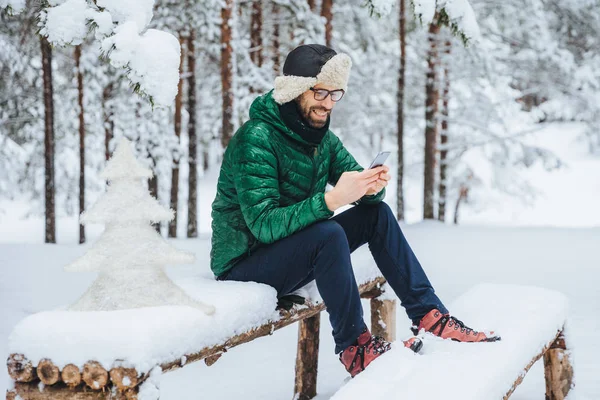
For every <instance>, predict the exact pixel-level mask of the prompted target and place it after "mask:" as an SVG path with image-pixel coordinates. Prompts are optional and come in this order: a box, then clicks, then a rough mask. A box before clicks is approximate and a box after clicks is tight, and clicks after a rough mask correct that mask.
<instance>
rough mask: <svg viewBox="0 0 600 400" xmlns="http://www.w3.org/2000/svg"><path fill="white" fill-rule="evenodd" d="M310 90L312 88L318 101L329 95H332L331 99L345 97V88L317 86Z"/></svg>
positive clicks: (337, 99)
mask: <svg viewBox="0 0 600 400" xmlns="http://www.w3.org/2000/svg"><path fill="white" fill-rule="evenodd" d="M310 90H312V91H313V92H314V94H315V100H318V101H322V100H325V99H326V98H327V96H329V95H331V101H340V100H341V99H342V97H344V93H345V92H344V90H343V89H336V90H327V89H315V88H312V87H311V88H310Z"/></svg>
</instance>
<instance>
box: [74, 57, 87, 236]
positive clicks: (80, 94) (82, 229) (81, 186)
mask: <svg viewBox="0 0 600 400" xmlns="http://www.w3.org/2000/svg"><path fill="white" fill-rule="evenodd" d="M75 66H76V68H77V102H78V104H79V215H81V214H82V213H83V211H85V118H84V111H85V110H84V108H83V71H82V70H81V45H79V46H75ZM81 243H85V227H84V226H83V224H82V223H79V244H81Z"/></svg>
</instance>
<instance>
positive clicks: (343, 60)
mask: <svg viewBox="0 0 600 400" xmlns="http://www.w3.org/2000/svg"><path fill="white" fill-rule="evenodd" d="M350 68H352V60H351V59H350V57H349V56H348V55H347V54H336V55H335V56H333V57H331V58H330V59H329V60H328V61H327V62H326V63H325V64H324V65H323V67H321V72H319V74H318V75H317V76H316V77H315V78H312V77H304V76H293V75H287V76H278V77H277V78H275V90H274V91H273V99H275V101H276V102H277V103H278V104H284V103H287V102H288V101H292V100H294V99H295V98H296V97H298V96H300V95H301V94H302V93H304V92H306V91H307V90H308V89H310V88H311V87H313V86H315V85H317V84H319V83H322V84H324V85H328V86H332V87H335V88H339V89H344V90H348V79H349V78H350Z"/></svg>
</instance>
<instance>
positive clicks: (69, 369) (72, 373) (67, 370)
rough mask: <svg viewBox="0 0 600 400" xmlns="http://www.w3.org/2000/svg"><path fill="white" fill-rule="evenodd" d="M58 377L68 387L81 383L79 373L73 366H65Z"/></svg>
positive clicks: (77, 368)
mask: <svg viewBox="0 0 600 400" xmlns="http://www.w3.org/2000/svg"><path fill="white" fill-rule="evenodd" d="M60 377H61V378H62V380H63V382H64V383H65V384H66V385H67V386H68V387H71V388H73V387H75V386H77V385H79V384H80V383H81V372H80V371H79V367H77V366H76V365H74V364H67V365H66V366H65V367H64V368H63V370H62V371H61V373H60Z"/></svg>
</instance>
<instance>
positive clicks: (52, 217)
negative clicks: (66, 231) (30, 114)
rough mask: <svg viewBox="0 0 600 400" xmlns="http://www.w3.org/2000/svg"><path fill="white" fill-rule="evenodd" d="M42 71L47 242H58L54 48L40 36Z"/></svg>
mask: <svg viewBox="0 0 600 400" xmlns="http://www.w3.org/2000/svg"><path fill="white" fill-rule="evenodd" d="M40 45H41V49H42V73H43V79H44V109H45V114H44V165H45V174H44V176H45V179H44V181H45V183H44V186H45V187H44V190H45V209H46V212H45V219H46V222H45V240H44V241H45V242H46V243H56V214H55V206H54V192H55V187H54V100H53V98H52V96H53V94H54V91H53V89H52V48H51V47H50V43H48V41H47V40H46V38H45V37H44V36H40Z"/></svg>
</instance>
